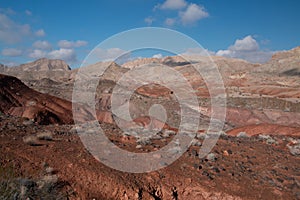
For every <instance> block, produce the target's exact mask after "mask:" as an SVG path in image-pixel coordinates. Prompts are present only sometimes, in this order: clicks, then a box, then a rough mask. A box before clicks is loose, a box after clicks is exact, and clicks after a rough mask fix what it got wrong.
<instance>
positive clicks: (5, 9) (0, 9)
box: [0, 8, 16, 15]
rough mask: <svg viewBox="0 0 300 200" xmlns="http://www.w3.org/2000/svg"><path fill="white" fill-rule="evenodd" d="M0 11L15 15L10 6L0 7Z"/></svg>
mask: <svg viewBox="0 0 300 200" xmlns="http://www.w3.org/2000/svg"><path fill="white" fill-rule="evenodd" d="M0 13H4V14H7V15H15V14H16V12H15V11H14V10H13V9H11V8H0Z"/></svg>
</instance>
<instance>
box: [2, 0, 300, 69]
mask: <svg viewBox="0 0 300 200" xmlns="http://www.w3.org/2000/svg"><path fill="white" fill-rule="evenodd" d="M299 8H300V1H297V0H285V1H283V0H276V1H271V0H265V1H264V0H251V1H242V0H226V1H224V0H203V1H196V0H147V1H146V0H124V1H120V0H119V1H117V0H110V1H101V0H98V1H97V0H88V1H74V2H71V1H58V0H51V1H47V0H44V1H38V0H24V1H17V0H1V3H0V47H1V48H0V50H1V54H0V63H4V64H6V65H16V64H20V63H24V62H28V61H32V60H35V59H38V58H40V57H48V58H58V59H64V60H65V61H67V62H68V63H69V64H70V65H71V66H72V67H77V66H79V65H80V63H81V61H82V60H83V59H84V58H85V56H86V55H87V54H88V53H89V52H90V51H91V50H92V49H93V48H94V47H95V46H96V45H97V44H99V43H100V42H102V41H104V40H105V39H107V38H108V37H110V36H112V35H114V34H117V33H120V32H122V31H126V30H129V29H133V28H140V27H145V26H153V27H165V28H170V29H174V30H176V31H179V32H182V33H184V34H186V35H187V36H189V37H191V38H193V39H195V40H196V41H197V42H199V43H200V44H201V45H202V46H203V47H204V48H205V49H207V50H208V51H209V52H210V53H211V54H212V55H221V56H228V57H237V58H243V59H246V60H248V61H251V62H265V61H267V60H268V59H269V58H270V56H271V55H272V53H274V52H276V51H280V50H288V49H291V48H294V47H296V46H299V45H300V37H299V36H300V26H299V19H300V12H299ZM125 50H126V49H121V48H119V47H118V46H116V47H114V48H113V49H103V50H102V51H101V53H102V57H101V59H103V60H106V59H107V60H109V59H110V57H112V55H113V54H115V53H120V52H122V51H125ZM182 51H183V53H201V52H200V51H198V50H197V49H194V50H190V51H189V52H185V51H187V49H183V50H182ZM160 54H162V55H163V56H164V55H165V54H164V53H158V52H155V51H153V52H152V51H147V53H141V54H140V56H148V57H151V56H153V55H155V56H156V57H159V56H161V55H160Z"/></svg>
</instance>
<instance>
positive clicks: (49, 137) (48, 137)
mask: <svg viewBox="0 0 300 200" xmlns="http://www.w3.org/2000/svg"><path fill="white" fill-rule="evenodd" d="M36 136H37V138H38V139H39V140H46V141H52V140H53V134H52V133H51V132H49V131H47V132H42V133H38V134H37V135H36Z"/></svg>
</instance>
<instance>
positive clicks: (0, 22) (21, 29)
mask: <svg viewBox="0 0 300 200" xmlns="http://www.w3.org/2000/svg"><path fill="white" fill-rule="evenodd" d="M29 35H31V28H30V26H29V25H28V24H18V23H16V22H14V21H13V20H12V19H10V18H9V17H8V16H7V15H5V14H0V41H2V42H4V43H9V44H14V43H18V42H20V41H22V39H23V38H24V37H26V36H29Z"/></svg>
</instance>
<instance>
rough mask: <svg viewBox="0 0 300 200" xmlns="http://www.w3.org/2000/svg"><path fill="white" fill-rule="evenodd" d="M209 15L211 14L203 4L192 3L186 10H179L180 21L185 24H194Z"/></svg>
mask: <svg viewBox="0 0 300 200" xmlns="http://www.w3.org/2000/svg"><path fill="white" fill-rule="evenodd" d="M208 16H209V14H208V12H206V10H205V8H204V7H203V6H201V5H197V4H194V3H191V4H190V5H189V6H188V7H187V9H186V10H185V11H180V12H179V17H180V21H181V22H182V24H183V25H188V24H194V23H196V22H197V21H199V20H201V19H203V18H206V17H208Z"/></svg>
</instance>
